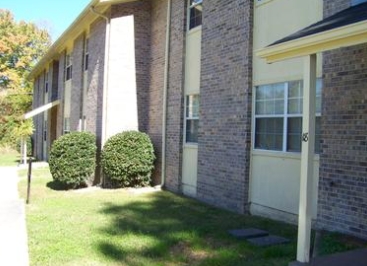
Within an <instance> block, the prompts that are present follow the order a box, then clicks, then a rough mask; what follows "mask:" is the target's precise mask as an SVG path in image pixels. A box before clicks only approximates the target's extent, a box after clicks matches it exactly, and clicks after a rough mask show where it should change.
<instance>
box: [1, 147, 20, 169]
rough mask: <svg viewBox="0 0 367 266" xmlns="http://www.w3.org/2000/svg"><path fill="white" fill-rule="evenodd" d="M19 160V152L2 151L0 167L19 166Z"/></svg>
mask: <svg viewBox="0 0 367 266" xmlns="http://www.w3.org/2000/svg"><path fill="white" fill-rule="evenodd" d="M19 160H20V154H19V153H18V152H16V151H11V150H5V149H4V150H3V149H0V166H17V164H18V162H19Z"/></svg>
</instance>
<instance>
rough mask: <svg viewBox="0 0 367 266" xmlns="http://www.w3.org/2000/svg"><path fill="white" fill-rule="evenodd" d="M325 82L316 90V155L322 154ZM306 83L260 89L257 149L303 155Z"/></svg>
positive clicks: (258, 87)
mask: <svg viewBox="0 0 367 266" xmlns="http://www.w3.org/2000/svg"><path fill="white" fill-rule="evenodd" d="M321 88H322V80H321V79H318V80H317V86H316V135H315V152H317V153H319V151H320V115H321ZM302 109H303V82H302V81H290V82H282V83H275V84H269V85H262V86H257V87H256V90H255V142H254V148H255V149H260V150H273V151H282V152H300V151H301V145H302V141H301V136H302Z"/></svg>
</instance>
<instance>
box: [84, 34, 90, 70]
mask: <svg viewBox="0 0 367 266" xmlns="http://www.w3.org/2000/svg"><path fill="white" fill-rule="evenodd" d="M88 67H89V39H85V43H84V71H87V70H88Z"/></svg>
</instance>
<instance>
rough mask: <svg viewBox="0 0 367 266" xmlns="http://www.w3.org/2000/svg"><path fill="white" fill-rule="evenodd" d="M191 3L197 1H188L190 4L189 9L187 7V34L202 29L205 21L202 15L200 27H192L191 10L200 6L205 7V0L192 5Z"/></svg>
mask: <svg viewBox="0 0 367 266" xmlns="http://www.w3.org/2000/svg"><path fill="white" fill-rule="evenodd" d="M191 1H195V0H187V3H188V4H187V5H188V7H187V23H186V24H187V25H186V27H187V32H189V31H192V30H195V29H198V28H200V27H201V26H202V19H203V15H202V13H201V23H200V24H199V25H195V26H193V27H191V10H192V9H193V8H195V7H197V6H199V5H201V6H202V5H203V0H197V1H198V3H194V4H191Z"/></svg>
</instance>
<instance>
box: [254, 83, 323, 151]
mask: <svg viewBox="0 0 367 266" xmlns="http://www.w3.org/2000/svg"><path fill="white" fill-rule="evenodd" d="M291 82H301V85H302V88H303V80H289V81H285V82H277V83H271V84H262V85H257V86H255V87H254V95H253V102H254V107H253V127H252V135H253V141H252V150H253V151H263V152H275V153H287V154H300V152H301V150H300V151H290V150H288V139H289V134H288V123H289V119H291V118H301V120H302V118H303V115H302V113H303V110H302V107H301V110H300V112H299V113H289V111H288V107H289V103H288V102H289V99H292V98H289V88H290V86H289V84H290V83H291ZM277 84H283V90H284V94H283V102H284V105H283V112H282V113H280V114H257V113H256V108H257V98H256V97H257V92H258V90H257V89H258V88H259V87H261V86H269V85H277ZM318 86H319V87H318ZM318 89H319V90H320V95H319V96H320V99H321V101H322V79H321V78H317V81H316V97H317V96H318V95H317V90H318ZM302 91H303V90H302ZM302 91H301V94H300V96H301V97H300V99H303V93H302ZM261 118H263V119H264V118H270V119H272V118H282V119H283V133H282V149H281V150H275V149H262V148H257V147H256V134H257V133H256V125H257V124H256V123H257V119H261ZM320 118H321V107H320V110H319V111H317V110H316V114H315V119H320ZM315 122H316V121H315ZM316 132H317V129H315V135H316ZM301 134H302V132H301ZM315 145H316V144H315ZM301 148H302V147H301ZM315 153H316V149H315Z"/></svg>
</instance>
